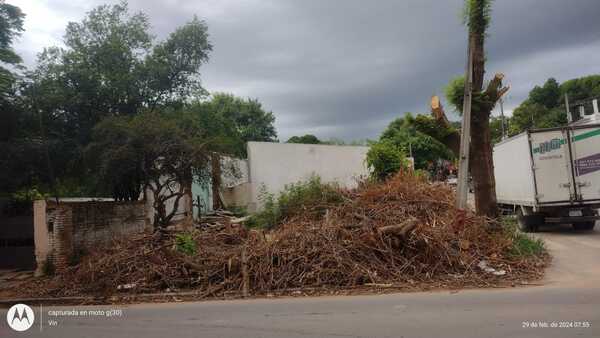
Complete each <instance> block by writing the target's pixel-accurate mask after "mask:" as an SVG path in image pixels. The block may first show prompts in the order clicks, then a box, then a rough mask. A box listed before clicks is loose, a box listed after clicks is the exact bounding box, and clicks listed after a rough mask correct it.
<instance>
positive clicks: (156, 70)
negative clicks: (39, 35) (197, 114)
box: [25, 2, 212, 144]
mask: <svg viewBox="0 0 600 338" xmlns="http://www.w3.org/2000/svg"><path fill="white" fill-rule="evenodd" d="M64 43H65V48H58V47H50V48H46V49H45V50H44V51H43V52H42V53H41V55H40V57H39V60H38V66H37V68H36V69H35V71H34V72H33V73H32V74H31V83H30V84H29V86H27V87H26V88H25V93H26V95H29V96H30V97H32V98H33V99H34V100H35V101H36V102H35V104H36V105H37V108H39V109H41V110H43V111H44V112H45V114H46V116H47V118H48V119H54V120H59V121H62V122H63V123H64V124H65V125H67V126H68V127H67V129H68V131H69V134H73V135H69V136H71V137H74V138H76V139H77V140H78V142H79V143H83V144H85V143H86V142H87V141H88V140H89V136H90V135H91V129H92V128H93V126H94V125H95V124H96V123H97V122H99V121H100V120H101V119H102V118H104V117H107V116H118V115H132V114H136V113H138V112H140V111H141V110H143V109H148V110H150V111H152V110H155V109H156V108H157V107H159V106H165V105H174V104H181V103H183V102H185V101H186V100H188V99H190V98H193V97H198V96H199V95H202V94H203V93H204V92H203V90H202V87H201V86H200V79H199V77H198V75H199V68H200V65H202V64H203V63H204V62H206V61H207V60H208V53H209V52H210V51H211V49H212V45H211V44H210V43H209V42H208V33H207V27H206V25H205V24H204V22H202V21H200V20H198V19H197V18H196V17H194V18H193V19H192V20H191V21H190V22H188V23H187V24H185V25H183V26H182V27H179V28H177V29H176V30H175V31H174V32H173V33H171V34H170V35H169V36H168V37H167V39H165V40H164V41H159V42H155V41H154V38H153V36H152V35H151V34H150V24H149V22H148V18H147V17H146V15H144V14H143V13H135V14H130V13H129V10H128V7H127V3H126V2H121V3H120V4H117V5H113V6H109V5H103V6H99V7H97V8H95V9H93V10H92V11H90V12H89V13H88V14H87V16H86V17H85V18H84V19H83V20H82V21H81V22H71V23H69V25H68V26H67V29H66V33H65V36H64Z"/></svg>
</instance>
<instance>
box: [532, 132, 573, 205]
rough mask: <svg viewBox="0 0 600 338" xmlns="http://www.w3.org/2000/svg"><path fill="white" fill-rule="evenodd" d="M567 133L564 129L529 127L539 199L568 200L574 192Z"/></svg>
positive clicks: (548, 201) (549, 201) (547, 200)
mask: <svg viewBox="0 0 600 338" xmlns="http://www.w3.org/2000/svg"><path fill="white" fill-rule="evenodd" d="M568 136H569V135H568V130H566V129H557V130H545V131H532V132H531V134H530V142H531V152H532V158H533V172H534V175H535V183H536V191H537V195H536V198H537V200H538V202H539V203H552V202H570V201H571V200H572V199H573V198H574V196H575V187H574V184H573V175H572V171H571V161H570V156H569V145H568V140H567V137H568Z"/></svg>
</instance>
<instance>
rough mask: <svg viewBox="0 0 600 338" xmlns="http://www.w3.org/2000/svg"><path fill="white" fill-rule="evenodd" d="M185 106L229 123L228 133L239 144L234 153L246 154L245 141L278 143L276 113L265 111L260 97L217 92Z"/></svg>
mask: <svg viewBox="0 0 600 338" xmlns="http://www.w3.org/2000/svg"><path fill="white" fill-rule="evenodd" d="M185 109H190V110H192V111H195V112H197V113H200V114H204V115H205V116H213V118H217V119H219V120H220V121H223V123H225V122H224V121H226V122H227V125H228V126H229V127H228V129H227V131H226V134H227V135H228V137H229V139H230V140H232V142H235V143H236V147H237V148H236V149H235V151H234V154H235V155H237V156H241V157H245V156H246V142H249V141H263V142H276V141H277V131H276V130H275V125H274V123H275V115H273V113H272V112H268V111H265V110H264V109H263V107H262V104H261V103H260V102H259V101H258V100H257V99H243V98H240V97H236V96H234V95H233V94H226V93H214V94H212V95H211V99H210V100H207V101H197V102H195V103H193V104H191V105H190V106H187V107H186V108H185Z"/></svg>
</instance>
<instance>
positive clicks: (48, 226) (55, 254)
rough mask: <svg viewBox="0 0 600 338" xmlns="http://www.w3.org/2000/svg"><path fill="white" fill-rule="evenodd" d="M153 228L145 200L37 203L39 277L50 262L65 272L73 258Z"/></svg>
mask: <svg viewBox="0 0 600 338" xmlns="http://www.w3.org/2000/svg"><path fill="white" fill-rule="evenodd" d="M149 227H151V224H149V223H148V221H147V218H146V212H145V208H144V201H134V202H116V201H112V200H106V199H105V200H92V199H63V200H59V201H58V203H57V202H56V201H55V200H47V201H46V200H40V201H35V202H34V232H35V233H34V239H35V254H36V262H37V271H36V272H37V274H42V273H43V268H44V265H45V264H46V262H48V261H51V263H52V265H53V266H54V268H55V270H56V271H57V272H61V271H64V270H65V269H66V268H67V267H68V266H69V264H70V263H71V261H72V259H73V257H74V255H77V254H79V253H80V252H83V251H86V250H88V249H89V248H93V247H95V246H97V245H101V244H103V243H106V242H108V241H110V240H111V239H112V238H114V237H117V236H126V235H127V234H131V233H136V232H140V231H143V230H145V229H147V228H149Z"/></svg>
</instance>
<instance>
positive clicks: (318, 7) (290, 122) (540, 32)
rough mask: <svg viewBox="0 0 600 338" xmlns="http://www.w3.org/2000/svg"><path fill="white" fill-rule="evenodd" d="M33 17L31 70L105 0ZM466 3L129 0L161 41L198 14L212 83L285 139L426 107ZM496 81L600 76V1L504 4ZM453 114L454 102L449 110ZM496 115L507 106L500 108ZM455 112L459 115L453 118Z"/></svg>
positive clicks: (55, 0) (341, 132) (24, 43)
mask: <svg viewBox="0 0 600 338" xmlns="http://www.w3.org/2000/svg"><path fill="white" fill-rule="evenodd" d="M7 2H8V3H11V4H14V5H17V6H19V7H21V9H22V10H23V11H24V12H25V13H26V14H27V17H26V20H25V29H26V31H25V32H24V34H23V36H22V37H21V39H20V41H18V42H17V45H16V49H17V51H18V52H19V53H20V54H21V55H22V56H23V58H24V60H25V63H26V65H27V66H33V65H35V59H36V54H37V53H39V52H40V51H41V50H42V48H43V47H46V46H51V45H59V46H60V45H61V43H62V42H61V41H62V36H63V34H64V29H65V26H66V24H67V23H68V22H69V21H80V20H81V19H82V18H83V17H84V15H85V13H86V12H87V11H89V10H90V9H92V8H93V7H94V6H96V5H98V4H102V3H116V2H117V1H110V0H105V1H96V0H93V1H92V0H87V1H85V0H8V1H7ZM462 3H463V0H443V1H440V0H377V1H362V0H314V1H313V0H272V1H268V0H247V1H242V0H239V1H229V0H194V1H188V0H131V1H129V6H130V9H131V10H132V11H143V12H145V13H146V14H147V15H148V16H149V18H150V22H151V24H152V29H153V33H154V34H155V35H156V36H157V38H158V39H160V38H164V37H165V36H166V35H168V34H169V33H170V32H171V31H173V30H174V28H175V27H177V26H179V25H182V24H184V23H185V22H186V21H188V20H190V19H191V18H192V17H193V15H194V14H196V15H197V16H198V17H199V18H201V19H203V20H205V21H206V22H207V24H208V28H209V34H210V40H211V42H212V43H213V45H214V51H213V52H212V54H211V56H210V61H209V63H208V64H206V65H204V66H203V67H202V81H203V84H204V87H205V88H206V89H208V90H209V91H211V92H215V91H226V92H231V93H234V94H235V95H238V96H243V97H252V98H258V99H259V100H260V101H261V102H262V103H263V105H264V107H265V108H266V109H267V110H271V111H273V112H274V114H275V116H276V126H277V130H278V133H279V138H280V140H287V138H289V137H290V136H292V135H302V134H307V133H311V134H315V135H317V136H318V137H319V138H322V139H328V138H331V137H336V138H342V139H345V140H356V139H364V138H376V137H378V136H379V134H380V133H381V131H382V130H383V128H385V126H386V125H387V124H388V123H389V122H390V121H391V120H392V119H394V118H396V117H399V116H401V115H403V114H404V113H405V112H414V113H419V112H421V113H427V112H428V110H429V106H428V105H429V99H430V97H431V95H433V94H438V95H443V88H444V86H445V84H446V83H447V82H448V80H449V79H450V78H452V77H454V76H456V75H460V74H462V73H463V72H464V64H465V59H466V31H465V27H464V26H462V24H461V18H460V12H461V8H462ZM492 15H493V19H492V24H491V27H490V30H489V38H488V40H487V45H486V48H487V60H488V63H487V67H486V69H487V74H486V75H487V77H488V78H489V77H491V76H492V75H493V73H495V72H503V73H505V74H506V81H507V83H508V84H510V85H511V90H510V92H509V94H508V96H507V97H506V100H505V110H506V111H507V112H508V113H509V114H510V111H511V110H512V109H513V108H514V107H516V106H517V105H518V104H519V103H520V102H521V101H522V100H523V99H524V98H525V97H526V96H527V93H528V91H529V90H530V89H531V88H532V87H533V86H534V85H536V84H542V83H543V82H544V81H545V80H546V79H547V78H548V77H555V78H556V79H557V80H558V81H560V82H562V81H565V80H568V79H571V78H574V77H579V76H584V75H589V74H594V73H596V74H598V73H600V1H599V0H497V1H495V2H494V5H493V13H492ZM446 110H447V111H450V110H451V109H450V108H449V107H447V109H446ZM494 114H499V112H498V110H497V109H496V111H495V112H494ZM454 118H456V117H454Z"/></svg>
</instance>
